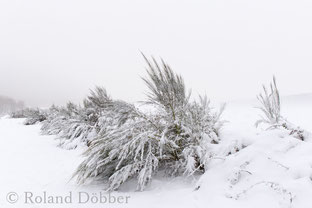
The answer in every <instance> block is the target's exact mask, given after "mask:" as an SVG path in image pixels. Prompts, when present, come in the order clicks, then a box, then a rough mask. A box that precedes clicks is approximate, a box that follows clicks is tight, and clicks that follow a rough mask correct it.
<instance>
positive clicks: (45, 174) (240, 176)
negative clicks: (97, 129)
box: [0, 94, 312, 208]
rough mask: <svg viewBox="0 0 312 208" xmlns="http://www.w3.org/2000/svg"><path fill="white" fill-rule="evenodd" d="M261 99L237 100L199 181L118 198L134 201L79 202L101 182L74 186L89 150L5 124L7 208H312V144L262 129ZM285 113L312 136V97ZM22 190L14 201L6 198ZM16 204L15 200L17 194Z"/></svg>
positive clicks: (163, 183) (0, 140) (1, 201)
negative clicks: (57, 198)
mask: <svg viewBox="0 0 312 208" xmlns="http://www.w3.org/2000/svg"><path fill="white" fill-rule="evenodd" d="M255 106H257V102H256V101H255V100H252V101H236V102H230V103H228V105H227V109H226V111H225V113H224V119H225V120H228V123H227V124H226V125H225V126H224V128H223V133H222V135H221V137H222V141H221V143H220V144H218V145H215V148H213V149H211V151H213V152H215V153H216V156H215V157H214V158H212V159H211V163H210V166H209V167H208V171H207V172H206V173H205V174H204V175H203V176H202V177H200V178H199V181H197V178H188V179H182V178H176V179H166V180H165V179H155V180H154V181H153V183H152V185H151V187H149V188H148V189H147V190H146V191H144V192H132V191H129V190H130V189H127V186H130V187H131V185H132V184H131V182H129V183H128V184H126V186H125V187H123V189H122V190H121V191H119V192H116V193H113V195H115V196H122V197H128V196H129V197H130V198H129V201H128V203H126V204H125V203H111V204H109V205H108V204H107V203H106V204H105V203H104V204H101V203H100V202H96V203H91V202H90V201H89V202H88V203H84V204H82V203H80V204H79V203H78V201H77V200H78V198H79V197H78V193H80V192H87V193H88V194H89V195H90V198H91V197H92V196H95V195H97V194H99V193H100V192H101V191H102V187H101V185H96V184H94V185H89V186H77V185H76V184H75V182H74V181H70V178H71V176H72V173H73V171H74V170H75V168H76V167H77V165H78V164H79V163H80V162H81V159H82V158H81V156H80V154H81V153H82V151H83V148H80V149H76V150H64V149H61V148H58V147H56V145H57V142H56V141H55V140H54V139H53V138H54V137H53V136H42V135H40V132H39V125H35V126H24V125H22V120H21V119H9V118H1V119H0V144H1V145H0V164H1V167H2V169H1V174H0V176H1V177H0V207H1V208H2V207H4V208H6V207H27V206H29V207H53V208H55V207H56V208H57V207H70V208H71V207H78V208H79V207H88V208H89V207H108V206H109V207H136V208H138V207H162V208H164V207H170V208H172V207H179V208H183V207H185V208H186V207H187V208H189V207H203V208H207V207H211V208H219V207H231V208H233V207H240V208H242V207H246V208H247V207H248V208H249V207H261V208H263V207H272V208H273V207H274V208H275V207H295V208H297V207H298V208H299V207H300V208H301V207H302V208H303V207H307V208H308V207H311V205H310V202H311V199H310V198H311V196H312V180H311V176H312V140H308V141H300V140H298V139H296V138H294V137H292V136H289V135H288V133H287V132H286V131H283V130H271V131H263V129H261V128H258V129H256V128H255V126H254V123H255V122H256V120H257V119H258V115H259V113H260V112H259V111H258V110H257V109H256V108H254V107H255ZM282 113H283V115H284V116H285V117H286V118H287V119H288V120H289V121H290V122H292V123H294V124H296V125H299V126H301V127H303V128H305V129H307V130H309V131H312V94H305V95H297V96H288V97H285V98H282ZM10 192H16V193H17V194H18V197H19V198H18V202H17V203H15V204H14V205H12V204H10V203H9V202H8V199H7V194H8V193H10ZM25 192H33V193H34V195H39V196H43V192H46V194H48V195H49V194H50V195H66V194H68V193H70V192H71V193H72V195H73V201H72V203H68V204H65V203H63V204H55V203H54V204H49V203H45V204H43V203H37V204H36V203H35V204H33V205H26V204H25ZM13 199H14V197H13Z"/></svg>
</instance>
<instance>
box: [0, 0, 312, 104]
mask: <svg viewBox="0 0 312 208" xmlns="http://www.w3.org/2000/svg"><path fill="white" fill-rule="evenodd" d="M311 23H312V2H311V1H309V0H296V1H295V0H292V1H290V0H257V1H256V0H232V1H229V0H205V1H200V0H188V1H186V0H124V1H121V0H113V1H108V0H98V1H97V0H84V1H80V0H53V1H47V0H27V1H26V0H0V95H6V96H10V97H13V98H15V99H18V100H24V101H25V102H26V104H28V105H32V106H34V105H39V106H49V105H50V104H52V103H55V104H64V103H65V102H67V101H68V100H73V101H74V102H80V101H81V100H82V98H83V97H84V96H85V95H86V94H87V93H88V90H89V89H90V88H93V87H94V86H95V85H101V86H104V87H106V89H107V90H108V92H109V93H110V94H111V95H112V96H113V97H114V98H119V99H125V100H128V101H136V100H142V99H143V98H144V94H143V93H144V92H145V91H146V88H145V86H144V84H143V82H142V81H141V78H140V76H144V75H145V66H146V65H145V63H144V61H143V59H142V57H141V55H140V51H142V52H144V53H145V54H146V55H154V56H155V57H160V56H161V57H162V58H164V59H165V60H166V61H167V62H168V63H169V64H170V65H171V67H172V68H173V69H174V70H175V71H176V72H178V73H180V74H182V75H183V77H184V79H185V82H186V84H187V86H188V87H190V88H192V90H193V93H195V94H197V93H206V94H207V95H208V97H210V98H211V99H219V100H220V99H221V100H222V99H223V100H232V99H240V98H245V97H246V98H249V97H254V96H255V95H256V94H257V93H258V92H259V91H260V90H261V84H262V83H268V82H269V81H270V80H271V77H272V75H273V74H275V75H276V77H277V79H278V84H279V88H280V91H281V94H284V95H287V94H297V93H307V92H312V84H311V81H310V80H311V74H312V72H311V69H312V59H311V57H312V28H311Z"/></svg>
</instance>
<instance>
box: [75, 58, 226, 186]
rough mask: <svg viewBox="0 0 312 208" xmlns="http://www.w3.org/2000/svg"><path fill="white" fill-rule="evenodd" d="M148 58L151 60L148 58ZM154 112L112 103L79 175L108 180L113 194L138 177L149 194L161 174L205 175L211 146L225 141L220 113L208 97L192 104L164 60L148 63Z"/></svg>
mask: <svg viewBox="0 0 312 208" xmlns="http://www.w3.org/2000/svg"><path fill="white" fill-rule="evenodd" d="M144 58H145V57H144ZM145 60H146V62H147V64H148V69H147V73H148V76H147V77H146V78H144V79H143V80H144V82H145V83H146V85H147V86H148V88H149V93H148V94H147V96H148V99H147V100H146V101H145V102H144V104H146V105H151V106H152V108H153V109H154V111H153V112H152V113H143V112H141V111H140V110H139V109H137V108H136V107H135V106H133V105H131V104H128V103H126V102H123V101H112V102H111V103H110V105H109V107H108V109H109V110H107V111H105V114H104V115H103V116H102V117H101V119H100V120H101V123H102V125H101V127H102V130H101V131H100V133H99V134H98V136H97V138H96V139H95V140H93V141H92V142H91V144H90V146H89V149H88V150H87V151H86V152H85V156H86V159H85V161H83V162H82V164H81V165H80V166H79V167H78V169H77V171H76V172H75V174H74V176H77V179H78V182H80V183H85V182H86V181H88V180H89V179H91V180H92V179H103V180H105V181H108V190H115V189H118V188H119V187H120V186H121V185H122V184H123V183H124V182H126V181H127V180H129V179H131V178H135V177H136V178H137V181H138V186H137V189H138V190H143V189H144V188H145V187H146V186H147V185H148V184H149V183H150V182H151V180H152V177H153V175H155V174H156V173H157V172H158V171H160V170H161V171H162V172H165V173H166V175H183V174H186V175H192V174H195V173H202V172H204V171H205V167H206V164H207V162H208V161H209V158H210V152H209V147H210V145H213V144H216V143H218V141H219V130H220V128H221V126H222V121H220V115H221V113H222V110H223V109H222V110H221V111H220V112H213V111H212V109H211V108H210V105H209V101H208V99H207V98H206V97H203V98H202V97H200V98H199V101H190V96H191V93H190V91H188V90H187V89H186V87H185V85H184V81H183V79H182V77H181V76H179V75H177V74H175V73H174V72H173V71H172V70H171V68H170V67H169V66H168V65H167V64H166V63H165V62H164V61H162V62H161V64H159V63H158V62H157V61H156V60H155V59H153V60H152V61H150V60H148V59H146V58H145Z"/></svg>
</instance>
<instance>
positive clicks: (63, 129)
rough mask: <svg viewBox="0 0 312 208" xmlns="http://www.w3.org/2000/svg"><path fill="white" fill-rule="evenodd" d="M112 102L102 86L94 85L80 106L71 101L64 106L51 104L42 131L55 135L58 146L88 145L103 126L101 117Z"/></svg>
mask: <svg viewBox="0 0 312 208" xmlns="http://www.w3.org/2000/svg"><path fill="white" fill-rule="evenodd" d="M112 102H113V101H112V100H111V98H110V97H109V96H108V94H107V92H106V90H105V89H104V88H102V87H96V88H95V90H91V91H90V95H89V96H88V97H87V98H86V99H84V101H83V106H82V107H80V106H78V105H75V104H73V103H71V102H69V103H68V104H67V106H66V107H61V108H59V107H56V106H52V107H51V108H50V109H49V116H48V119H47V121H46V122H44V124H43V125H42V128H41V130H42V133H43V134H48V135H53V134H55V135H57V138H58V139H59V140H60V144H59V146H61V147H64V148H66V149H73V148H76V147H77V145H78V144H79V143H84V144H86V145H89V142H90V140H92V139H93V138H94V137H95V136H96V135H97V133H98V132H99V131H100V130H101V129H102V128H103V127H102V126H103V121H102V120H103V118H102V119H101V117H103V116H104V115H105V116H106V115H107V112H109V111H110V110H111V109H112Z"/></svg>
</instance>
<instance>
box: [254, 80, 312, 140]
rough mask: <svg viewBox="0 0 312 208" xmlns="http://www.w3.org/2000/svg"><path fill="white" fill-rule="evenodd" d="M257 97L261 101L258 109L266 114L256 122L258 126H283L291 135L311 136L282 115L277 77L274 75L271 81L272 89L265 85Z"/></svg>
mask: <svg viewBox="0 0 312 208" xmlns="http://www.w3.org/2000/svg"><path fill="white" fill-rule="evenodd" d="M257 98H258V100H259V102H260V107H258V109H260V110H261V111H262V113H263V115H264V116H261V119H260V120H258V121H257V122H256V126H258V125H259V124H261V123H264V124H267V125H269V127H268V129H273V128H280V127H281V128H284V129H286V130H288V131H289V132H290V133H289V134H290V135H293V136H294V137H296V138H298V139H300V140H305V139H306V138H307V137H308V136H309V133H308V132H307V131H305V130H303V129H301V128H300V127H296V126H295V125H293V124H292V123H290V122H289V121H287V120H286V119H285V118H284V117H283V116H281V99H280V95H279V91H278V89H277V84H276V79H275V77H273V82H272V83H270V90H268V89H267V88H266V87H265V86H263V93H261V94H260V95H259V96H258V97H257Z"/></svg>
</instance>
